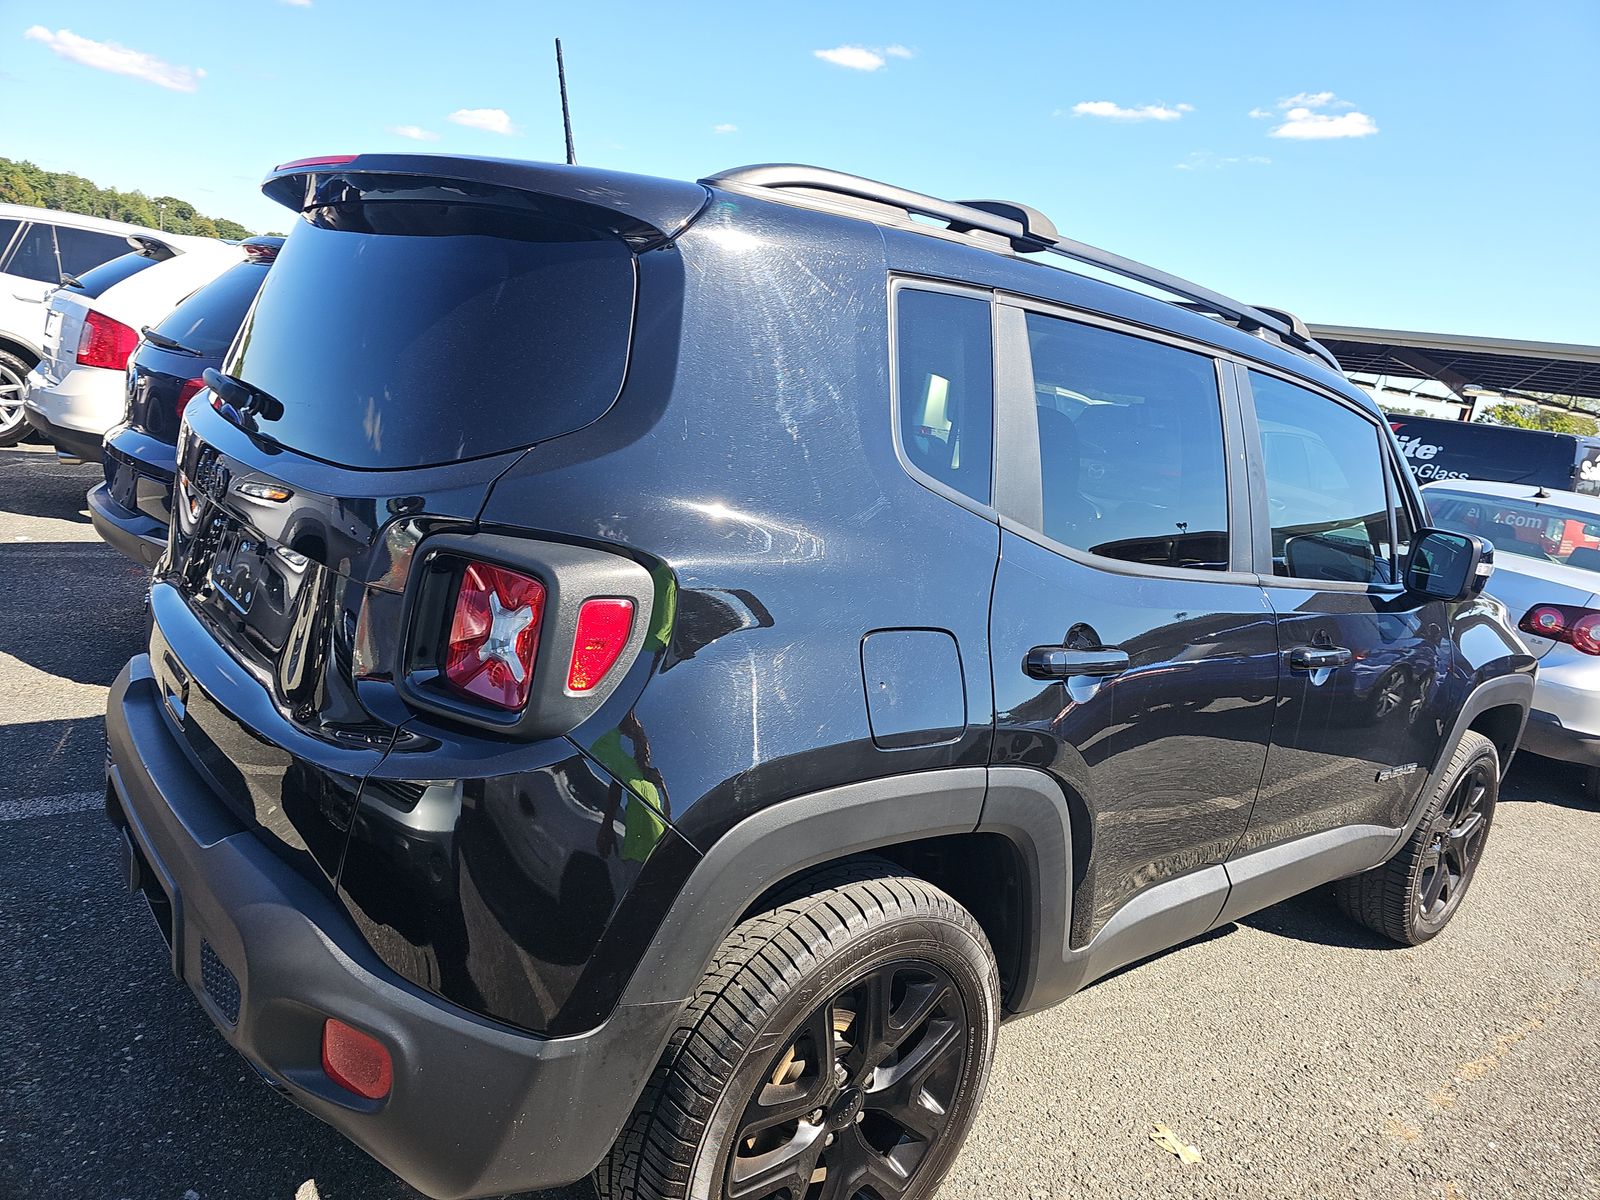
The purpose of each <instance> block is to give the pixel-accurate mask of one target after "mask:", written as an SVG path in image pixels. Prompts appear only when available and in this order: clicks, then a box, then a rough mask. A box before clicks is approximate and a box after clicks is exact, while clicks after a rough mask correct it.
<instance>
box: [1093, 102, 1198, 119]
mask: <svg viewBox="0 0 1600 1200" xmlns="http://www.w3.org/2000/svg"><path fill="white" fill-rule="evenodd" d="M1193 111H1194V105H1192V104H1174V105H1171V106H1168V105H1165V104H1141V105H1139V106H1138V107H1137V108H1123V107H1122V106H1121V105H1119V104H1116V103H1114V102H1112V101H1110V100H1084V101H1081V102H1080V103H1077V104H1074V105H1073V106H1072V112H1073V115H1074V116H1079V117H1105V118H1107V119H1108V120H1112V121H1176V120H1178V119H1179V118H1180V117H1182V116H1183V114H1184V113H1190V112H1193Z"/></svg>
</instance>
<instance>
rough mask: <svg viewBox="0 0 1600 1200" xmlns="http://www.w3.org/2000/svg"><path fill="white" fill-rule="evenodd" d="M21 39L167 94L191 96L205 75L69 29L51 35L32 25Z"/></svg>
mask: <svg viewBox="0 0 1600 1200" xmlns="http://www.w3.org/2000/svg"><path fill="white" fill-rule="evenodd" d="M22 36H23V37H25V38H27V39H28V40H30V41H34V42H42V43H44V44H45V45H46V46H48V47H49V48H50V49H51V50H52V51H54V52H55V53H56V54H59V55H60V56H61V57H62V58H65V59H69V60H71V61H72V62H75V63H81V64H82V65H83V66H86V67H93V68H94V69H95V70H97V71H110V72H111V73H112V74H113V75H131V76H132V77H133V78H135V79H142V80H144V81H145V82H146V83H153V84H155V85H156V86H157V87H164V88H166V89H167V90H168V91H173V92H192V91H194V90H195V89H196V88H197V87H199V86H200V80H201V79H202V78H204V77H205V72H204V71H202V70H201V69H200V68H199V67H175V66H173V65H172V64H171V63H169V62H163V61H162V60H161V59H159V58H157V57H156V56H155V55H153V54H146V53H144V52H143V51H142V50H130V49H128V47H126V46H119V45H117V43H115V42H96V41H94V40H92V39H90V38H86V37H79V36H78V35H77V34H75V33H73V32H72V30H70V29H58V30H56V31H55V32H54V33H52V32H50V30H48V29H46V28H45V27H44V26H43V25H33V26H30V27H29V28H28V29H27V30H26V31H25V32H24V33H23V35H22Z"/></svg>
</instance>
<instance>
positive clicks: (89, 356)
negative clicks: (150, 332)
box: [78, 311, 139, 371]
mask: <svg viewBox="0 0 1600 1200" xmlns="http://www.w3.org/2000/svg"><path fill="white" fill-rule="evenodd" d="M138 344H139V334H138V332H137V331H135V330H133V329H130V328H129V327H128V326H126V325H124V324H123V323H122V322H121V321H113V320H112V319H111V318H110V317H108V316H106V315H105V314H104V313H97V312H92V311H91V312H90V313H89V314H88V315H87V316H85V317H84V318H83V332H82V333H81V334H80V335H79V336H78V362H79V363H81V364H82V365H83V366H86V367H106V368H108V369H110V370H112V371H122V370H126V369H127V366H128V357H129V356H130V355H131V354H132V353H133V348H134V347H135V346H137V345H138Z"/></svg>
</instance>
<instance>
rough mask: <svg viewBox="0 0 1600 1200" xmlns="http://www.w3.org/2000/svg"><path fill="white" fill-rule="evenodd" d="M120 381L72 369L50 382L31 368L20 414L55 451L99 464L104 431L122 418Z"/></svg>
mask: <svg viewBox="0 0 1600 1200" xmlns="http://www.w3.org/2000/svg"><path fill="white" fill-rule="evenodd" d="M124 379H125V377H124V375H123V373H122V372H121V371H112V370H108V369H106V368H104V367H74V368H73V369H72V370H70V371H68V372H67V373H66V374H65V375H63V376H62V377H61V378H60V379H59V380H56V381H55V382H51V381H50V380H49V379H48V378H47V377H46V376H45V373H44V369H43V368H42V367H35V368H34V369H33V371H32V373H30V374H29V376H28V392H27V398H26V399H25V400H24V401H23V406H22V411H23V413H24V414H25V415H26V416H27V418H28V423H29V424H31V425H32V426H33V427H34V428H35V429H37V430H38V431H39V432H40V433H41V434H43V435H44V436H45V437H46V438H48V439H49V440H50V442H51V443H52V444H54V445H55V446H57V447H58V448H60V449H62V450H64V451H66V452H67V453H68V454H73V455H76V456H77V457H79V458H83V459H88V460H91V461H93V462H99V461H100V453H101V449H100V448H101V442H102V441H103V440H104V438H105V433H106V430H108V429H110V428H111V427H112V426H113V425H115V424H116V423H117V421H118V420H120V419H121V417H122V408H123V404H124V396H123V389H124Z"/></svg>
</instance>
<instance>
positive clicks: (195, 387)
mask: <svg viewBox="0 0 1600 1200" xmlns="http://www.w3.org/2000/svg"><path fill="white" fill-rule="evenodd" d="M205 385H206V381H205V380H204V379H191V380H189V381H188V382H187V383H185V384H184V385H183V386H182V387H181V388H179V389H178V404H177V408H176V409H175V410H174V411H176V412H177V414H178V415H179V416H180V417H181V416H183V410H184V409H186V408H188V407H189V401H191V400H193V399H194V394H195V393H196V392H198V391H199V390H200V389H201V388H203V387H205Z"/></svg>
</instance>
